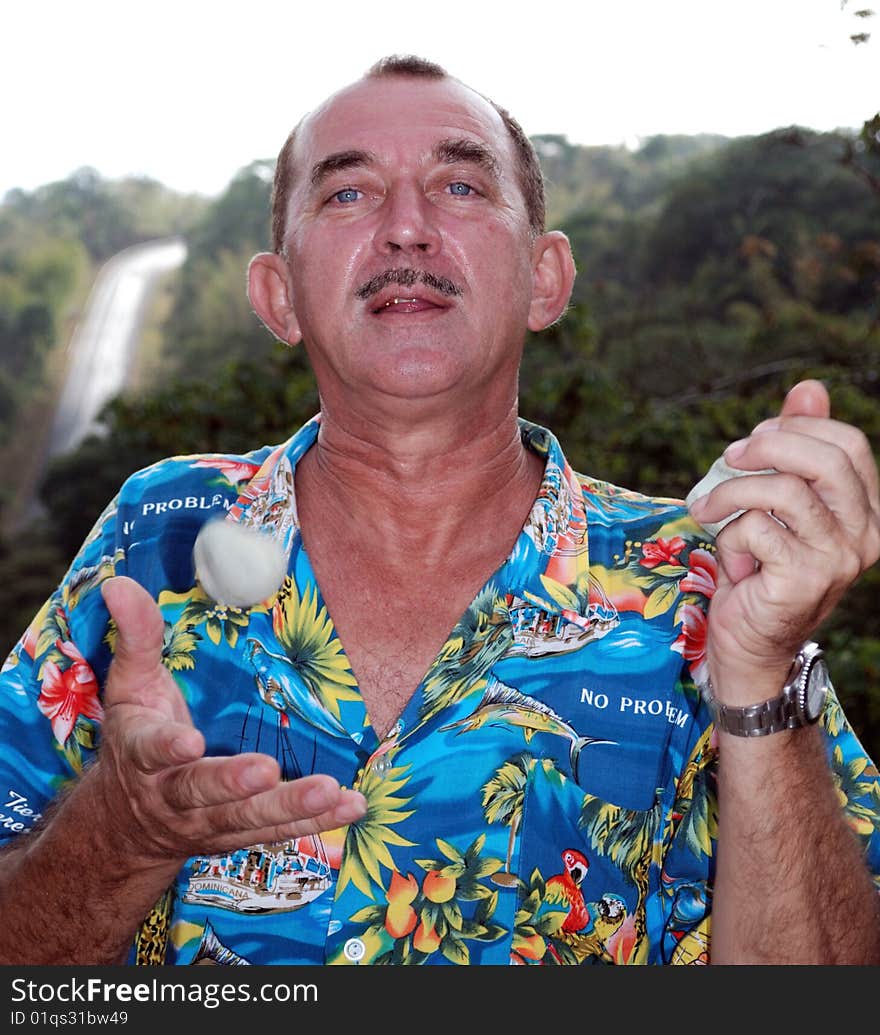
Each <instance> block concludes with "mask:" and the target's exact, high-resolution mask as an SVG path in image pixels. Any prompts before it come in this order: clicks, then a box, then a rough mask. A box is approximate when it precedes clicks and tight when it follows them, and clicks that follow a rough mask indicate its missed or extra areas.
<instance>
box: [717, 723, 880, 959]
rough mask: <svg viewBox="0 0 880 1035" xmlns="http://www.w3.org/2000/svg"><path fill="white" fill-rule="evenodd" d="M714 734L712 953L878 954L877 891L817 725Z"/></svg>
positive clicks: (849, 956) (741, 956)
mask: <svg viewBox="0 0 880 1035" xmlns="http://www.w3.org/2000/svg"><path fill="white" fill-rule="evenodd" d="M720 736H721V743H720V745H719V761H720V767H719V775H718V781H719V788H718V811H719V821H718V863H717V873H716V881H715V891H714V897H713V907H712V950H711V962H712V963H714V964H719V963H746V964H749V963H751V964H755V963H764V964H856V965H859V964H877V963H880V900H878V896H877V893H876V891H875V889H874V885H873V882H872V880H871V877H870V875H869V873H868V870H867V867H866V865H865V861H864V855H863V852H862V848H861V846H860V844H859V842H858V839H857V838H856V836H855V834H854V833H853V832H852V831H851V830H850V829H849V827H848V826H847V824H846V822H845V819H844V816H843V811H842V807H841V804H840V800H839V798H838V796H837V794H836V792H835V790H834V787H833V784H832V780H831V776H830V770H829V768H828V763H827V760H826V758H825V754H824V744H823V740H822V737H821V734H820V731H819V729H818V728H816V727H812V728H808V729H800V730H792V731H790V732H789V731H786V732H783V733H776V734H772V735H771V736H769V737H758V738H741V737H734V736H731V735H729V734H724V733H722V734H720Z"/></svg>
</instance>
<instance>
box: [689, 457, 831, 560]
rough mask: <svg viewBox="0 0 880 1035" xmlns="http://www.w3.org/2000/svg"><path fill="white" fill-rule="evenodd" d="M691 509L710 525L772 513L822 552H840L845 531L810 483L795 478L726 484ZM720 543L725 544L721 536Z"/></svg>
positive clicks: (744, 479) (773, 477)
mask: <svg viewBox="0 0 880 1035" xmlns="http://www.w3.org/2000/svg"><path fill="white" fill-rule="evenodd" d="M698 503H699V505H695V506H693V507H692V508H691V509H692V510H693V511H695V515H694V516H698V517H699V520H701V521H706V522H716V521H721V520H723V519H724V518H725V517H726V516H727V515H729V514H734V513H737V514H739V513H741V512H743V511H748V510H760V511H763V512H765V513H771V514H772V516H773V517H774V518H775V519H776V521H778V522H781V523H782V524H783V525H784V526H785V527H786V528H788V529H790V530H791V531H792V532H793V533H794V534H795V535H797V536H799V537H800V538H802V539H803V540H804V541H806V542H810V543H812V542H814V541H815V545H816V546H817V547H818V548H827V549H829V550H832V549H838V548H839V544H838V542H837V540H838V539H839V538H840V537H841V535H842V534H843V533H842V530H841V529H840V528H839V527H838V525H837V518H836V516H835V515H834V514H833V513H832V512H831V511H830V510H829V509H828V507H827V506H826V505H825V503H824V502H823V501H822V500H821V499H820V497H819V496H818V495H817V493H815V492H814V491H812V488H811V486H810V483H808V482H807V481H805V480H804V479H803V478H800V477H798V476H797V475H794V474H773V475H766V474H756V475H744V476H743V477H741V478H736V479H732V480H730V481H726V482H724V483H722V484H721V485H718V486H716V487H715V489H713V490H712V492H710V493H709V494H708V495H706V496H703V497H702V498H701V499H700V501H698ZM718 541H719V542H720V541H721V535H720V534H719V537H718Z"/></svg>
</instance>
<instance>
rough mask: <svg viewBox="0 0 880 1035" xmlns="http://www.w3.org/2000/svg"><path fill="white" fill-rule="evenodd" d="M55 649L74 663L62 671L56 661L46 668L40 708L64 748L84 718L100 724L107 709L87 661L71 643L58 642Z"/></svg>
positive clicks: (45, 666)
mask: <svg viewBox="0 0 880 1035" xmlns="http://www.w3.org/2000/svg"><path fill="white" fill-rule="evenodd" d="M55 646H56V647H57V648H58V650H59V651H61V653H62V654H63V655H64V657H66V658H68V659H69V660H70V665H69V666H68V667H67V668H65V669H61V668H60V667H59V666H58V664H56V662H54V661H51V660H50V661H46V662H45V663H44V665H43V671H42V677H43V685H42V689H41V690H40V696H39V698H38V699H37V706H38V707H39V709H40V711H41V712H42V713H43V715H45V716H46V718H47V719H48V720H49V721H50V722H51V724H52V733H53V734H54V736H55V739H56V740H57V741H58V743H59V744H60V745H61V746H62V747H64V746H65V745H66V743H67V740H68V738H69V737H70V734H71V733H72V732H73V728H74V726H76V723H77V720H78V719H79V717H80V716H81V715H84V716H85V717H86V718H88V719H95V720H97V721H98V722H100V721H101V719H102V718H103V717H104V709H103V708H102V707H101V702H100V701H99V700H98V681H97V679H96V678H95V673H94V672H93V671H92V668H91V666H90V665H89V663H88V662H87V661H86V659H85V658H84V657H83V656H82V654H80V652H79V651H78V650H77V648H76V647H75V646H74V645H73V644H72V643H71V642H70V641H69V640H57V641H56V642H55Z"/></svg>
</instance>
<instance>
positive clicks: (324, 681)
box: [264, 575, 360, 735]
mask: <svg viewBox="0 0 880 1035" xmlns="http://www.w3.org/2000/svg"><path fill="white" fill-rule="evenodd" d="M272 628H273V630H274V632H275V635H276V636H277V638H278V641H279V643H281V645H282V646H283V647H284V650H285V653H286V655H287V657H286V658H285V659H283V660H284V664H283V665H281V668H282V670H284V669H287V668H288V667H290V668H291V669H292V671H294V672H295V674H296V676H297V680H298V681H301V682H302V683H304V684H305V686H306V687H307V689H308V695H307V696H308V697H310V698H311V699H312V700H313V703H314V705H316V706H318V707H319V708H320V710H321V711H323V712H326V713H327V714H328V718H329V721H330V722H331V723H332V724H334V725H339V724H340V722H341V717H342V714H341V709H340V704H341V702H342V701H357V700H358V699H359V697H360V695H359V693H358V690H357V680H356V679H355V677H354V673H353V672H352V670H351V666H350V665H349V663H348V658H347V657H346V656H345V654H344V653H343V650H342V644H341V643H340V641H339V639H338V638H337V637H336V635H335V631H334V628H333V623H332V621H331V620H330V616H329V615H328V613H327V609H326V607H324V606H323V605H321V606H320V607H319V606H318V591H317V588H316V587H312V586H306V587H305V590H304V591H303V593H302V596H300V593H299V589H298V587H297V585H296V583H295V582H294V581H293V579H292V578H291V577H290V575H288V576H286V577H285V579H284V582H283V584H282V586H281V589H280V591H279V593H278V598H277V600H276V601H275V604H274V605H273V607H272ZM264 650H265V648H264ZM279 664H280V662H279ZM282 696H283V695H282ZM264 699H265V697H264ZM273 700H274V698H273ZM269 703H271V702H269ZM286 703H287V704H288V705H289V704H291V703H292V702H286ZM279 710H280V711H282V713H284V709H283V708H280V709H279ZM337 735H338V734H337Z"/></svg>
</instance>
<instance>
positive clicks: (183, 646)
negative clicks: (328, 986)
mask: <svg viewBox="0 0 880 1035" xmlns="http://www.w3.org/2000/svg"><path fill="white" fill-rule="evenodd" d="M319 422H320V415H318V416H317V417H315V418H313V419H312V420H311V421H310V422H309V423H307V424H306V425H305V426H304V427H303V428H302V429H301V430H300V431H298V432H297V433H296V434H295V435H294V436H293V437H292V438H291V439H290V440H289V441H288V442H286V443H284V444H282V445H280V446H277V447H275V448H269V447H264V448H263V449H260V450H256V451H254V452H252V453H249V454H246V455H242V456H220V455H204V456H188V457H174V458H169V459H166V460H163V461H161V462H159V463H157V464H155V465H153V466H151V467H149V468H147V469H145V470H143V471H141V472H139V473H137V474H135V475H134V476H132V477H131V478H129V479H128V480H127V481H126V482H125V484H124V485H123V487H122V488H121V490H120V492H119V494H118V496H117V497H116V499H115V500H114V501H113V502H112V503H111V504H110V505H109V506H108V508H107V509H106V510H105V512H104V513H103V514H102V515H101V517H100V518H99V520H98V521H97V523H96V525H95V527H94V529H93V531H92V533H91V534H90V535H89V537H88V538H87V540H86V542H85V543H84V544H83V546H82V548H81V550H80V551H79V553H78V555H77V556H76V558H75V559H74V561H73V564H72V566H71V568H70V570H69V571H68V573H67V575H66V576H65V577H64V579H63V581H62V583H61V585H60V586H59V588H58V589H57V591H56V592H55V593H54V594H53V595H52V597H51V598H50V599H49V600H48V602H47V603H46V604H45V606H44V607H43V608H42V610H41V611H40V613H39V614H38V615H37V617H36V618H35V619H34V621H33V623H32V624H31V626H30V628H29V629H28V630H27V632H26V633H25V635H24V636H23V637H22V639H21V641H20V642H19V643H18V644H17V645H16V647H15V648H14V650H13V651H12V653H11V655H10V656H9V658H8V659H7V661H6V663H5V665H4V666H3V671H2V675H0V736H2V743H3V745H4V748H3V750H2V755H0V793H2V794H3V798H2V801H3V804H2V805H0V836H2V837H3V838H11V837H13V836H15V835H16V834H18V833H20V832H22V831H26V830H27V829H29V827H30V826H31V824H32V823H33V822H34V821H35V820H36V819H37V818H38V817H39V814H40V813H41V812H42V810H43V809H44V808H45V806H46V805H47V803H48V802H49V801H50V800H51V799H52V798H53V797H54V796H55V795H56V793H57V792H58V791H59V790H60V789H61V788H62V787H63V786H64V785H65V784H66V783H67V782H68V781H70V780H74V779H76V778H77V776H78V775H79V774H80V773H81V772H82V769H83V766H84V765H86V763H87V762H88V761H89V759H90V758H91V757H92V756H93V754H94V752H95V751H96V749H97V747H98V745H99V743H100V733H101V719H102V704H101V696H102V687H103V685H104V681H105V679H106V675H107V670H108V666H109V664H110V661H111V659H112V655H113V649H114V642H115V641H114V634H113V628H112V625H111V624H110V623H109V618H108V613H107V611H106V608H105V606H104V603H103V599H102V597H101V594H100V591H99V587H100V585H101V583H102V582H103V581H104V580H105V579H107V578H109V577H111V576H113V575H114V574H124V575H128V576H130V577H132V578H134V579H136V580H137V581H138V582H140V583H141V584H143V585H144V586H145V587H146V588H147V589H148V590H149V591H150V592H151V594H152V595H153V596H154V597H155V599H156V600H157V601H158V604H159V606H160V608H161V611H162V613H163V615H164V619H165V643H164V652H163V658H164V663H165V665H166V666H167V667H168V669H169V670H170V671H171V672H172V673H173V675H174V677H175V679H176V681H177V683H178V685H179V687H180V689H181V692H182V693H183V696H184V697H185V699H186V701H187V704H188V706H189V709H190V712H191V714H192V717H193V720H194V722H195V724H196V725H197V726H198V727H199V728H200V729H201V730H202V731H203V732H204V734H205V738H206V741H207V745H208V752H209V753H211V754H217V755H223V754H230V753H234V752H239V751H261V752H265V753H267V754H270V755H272V756H274V757H275V758H276V759H277V760H278V762H279V764H280V766H281V769H282V773H283V775H284V777H285V778H287V779H295V778H296V777H299V776H301V775H303V774H307V773H313V772H325V773H330V774H331V775H333V776H334V777H336V778H337V779H338V780H339V782H340V783H341V784H343V785H345V786H353V787H356V788H358V789H359V790H360V791H362V792H363V794H364V795H365V797H366V799H367V802H368V810H367V813H366V815H365V816H364V817H363V818H362V819H361V820H359V821H358V822H356V823H352V824H351V825H349V826H347V827H345V828H340V829H337V830H331V831H328V832H324V833H322V834H320V835H310V836H304V837H299V838H294V839H290V840H286V841H281V842H277V843H271V844H254V845H250V846H246V847H242V848H241V849H239V850H238V851H233V852H229V853H227V854H222V855H200V856H196V857H193V858H191V859H189V860H188V861H187V863H186V865H185V866H184V867H183V869H182V870H181V871H180V873H179V875H178V877H177V879H176V881H175V882H174V884H173V886H172V887H170V888H169V889H168V890H167V891H166V892H165V894H164V895H163V896H162V897H161V898H160V900H159V901H158V902H157V903H156V905H155V907H154V909H153V910H152V911H151V913H150V914H149V916H147V917H146V918H145V919H144V922H143V924H142V925H141V927H140V929H139V931H138V933H137V936H136V937H135V939H134V942H133V945H132V949H131V955H130V959H129V962H131V963H143V964H157V963H169V964H189V963H197V962H200V961H210V962H214V963H219V964H224V963H234V964H339V965H352V964H360V965H365V964H425V963H428V964H435V963H436V964H504V965H507V964H537V963H541V964H548V965H555V964H582V963H583V964H587V963H657V964H679V963H705V962H707V959H708V948H709V931H710V919H711V902H712V883H713V873H714V863H715V848H716V818H717V805H716V794H715V780H716V765H717V753H718V749H717V740H716V737H715V734H714V728H713V725H712V722H711V716H710V713H709V711H708V708H707V705H706V704H705V702H704V701H703V700H702V699H701V695H700V693H699V690H698V686H699V685H700V683H701V681H702V679H703V677H704V676H705V665H706V661H705V656H704V647H705V630H706V611H707V605H708V602H709V600H710V598H711V596H712V593H713V591H714V588H715V583H716V560H715V549H714V544H713V542H712V540H711V539H710V538H709V537H708V536H707V535H706V533H705V532H704V531H703V530H702V529H701V528H700V527H699V526H698V525H697V524H696V523H695V522H694V521H693V520H692V519H691V518H690V517H689V515H688V513H687V509H686V507H685V506H684V504H683V503H682V502H681V501H680V500H673V499H665V498H649V497H647V496H644V495H641V494H638V493H635V492H632V491H629V490H624V489H621V488H618V487H616V486H613V485H610V484H607V483H605V482H601V481H597V480H595V479H592V478H588V477H584V476H582V475H579V474H576V473H575V472H573V471H572V469H571V468H570V466H569V465H568V463H567V462H566V460H565V458H564V456H563V453H562V451H561V448H560V446H559V443H558V442H557V440H556V439H555V438H554V437H553V436H552V435H551V434H550V432H548V431H547V430H545V429H543V428H540V427H538V426H536V425H533V424H529V423H528V422H526V421H522V422H521V433H522V438H523V442H524V443H525V445H526V446H527V447H528V448H529V449H532V450H534V451H535V452H536V453H537V454H539V455H540V456H541V457H542V458H543V459H544V461H545V470H544V477H543V482H542V485H541V488H540V492H539V494H538V497H537V499H536V500H535V502H534V505H533V508H532V510H531V513H530V515H529V517H528V519H527V521H526V523H525V525H524V527H523V529H522V531H521V533H520V534H519V536H518V538H517V541H516V543H515V545H514V546H513V549H512V551H511V552H510V554H509V556H508V558H507V560H506V561H505V563H504V564H503V565H502V566H501V567H500V568H499V569H498V570H497V571H496V572H495V573H494V574H493V575H492V576H491V578H489V579H488V581H487V582H486V583H485V585H484V586H483V587H482V588H481V589H480V591H479V592H478V593H477V595H476V596H475V597H474V599H473V602H472V603H471V604H470V606H469V607H468V608H467V610H466V611H465V613H464V614H463V615H462V616H461V618H460V619H459V621H458V623H457V624H456V625H455V627H454V628H453V629H452V631H451V632H450V634H449V637H448V639H447V640H446V642H445V644H444V645H443V647H442V648H441V650H440V652H439V653H438V655H437V657H436V658H435V659H434V661H433V663H432V664H431V666H430V668H429V669H428V671H427V673H426V674H425V676H424V678H423V680H422V682H421V683H420V685H419V686H418V688H417V689H416V691H415V693H414V694H413V696H412V698H411V699H410V700H409V702H408V703H407V705H406V707H405V708H404V710H403V712H402V714H401V715H400V718H399V721H397V722H396V723H395V725H394V726H393V728H392V729H391V730H390V731H389V732H388V733H387V735H385V736H383V737H381V738H380V737H379V736H377V733H376V731H375V730H374V729H373V728H372V726H371V724H370V719H369V716H368V714H367V712H366V709H365V706H364V702H363V699H362V697H361V695H360V692H359V690H358V686H357V681H356V679H355V676H354V674H353V672H352V669H351V666H350V665H349V662H348V660H347V658H346V655H345V650H344V647H343V644H342V643H341V642H340V640H339V638H338V637H337V635H336V632H335V630H334V626H333V621H332V616H331V615H330V614H329V613H328V611H327V607H326V605H325V603H324V600H323V598H322V595H321V588H320V586H319V585H318V583H317V581H316V579H315V575H314V573H313V571H312V568H311V566H310V563H309V557H308V555H307V553H306V551H305V550H304V548H303V545H302V541H301V537H300V535H299V530H298V523H297V511H296V503H295V496H294V470H295V466H296V463H297V461H298V459H299V458H300V457H301V456H302V455H303V454H304V453H305V452H306V450H308V449H309V447H310V446H311V445H312V443H313V442H314V441H315V438H316V436H317V433H318V427H319ZM218 514H220V515H224V519H225V520H228V521H239V522H242V523H245V524H247V525H250V526H251V527H253V528H255V529H257V530H258V532H259V533H260V534H265V535H271V536H274V537H275V538H276V539H277V541H278V542H279V543H280V544H281V545H282V546H283V548H284V550H285V551H286V552H287V555H288V557H289V565H288V573H287V575H286V577H285V579H284V582H283V584H282V585H281V587H280V589H279V590H278V591H277V592H276V593H275V594H274V596H272V597H271V598H269V599H267V600H265V601H263V602H262V603H260V604H259V605H257V606H255V607H251V608H249V609H236V608H233V607H224V606H221V605H220V604H218V603H217V602H216V601H214V600H212V599H210V598H209V597H208V596H207V594H206V593H205V591H204V590H203V589H202V587H201V586H200V584H199V582H198V579H197V577H196V575H195V572H194V568H193V562H192V552H193V543H194V540H195V537H196V535H197V533H198V531H199V529H200V527H201V525H202V524H203V523H204V522H205V521H206V520H207V519H209V518H211V517H216V516H217V515H218ZM393 548H394V547H393V543H389V545H388V549H389V550H391V549H393ZM340 563H345V560H344V558H342V557H340ZM424 606H425V607H431V601H430V599H428V600H425V604H424ZM412 620H413V621H414V622H417V621H418V620H419V616H418V614H414V615H413V616H412ZM822 725H823V728H824V731H825V734H826V736H827V745H828V757H829V763H830V765H831V767H832V770H833V773H834V778H835V780H836V782H837V785H838V788H839V792H840V798H841V805H842V808H844V810H845V812H846V815H847V818H848V820H849V821H850V824H851V825H852V827H853V829H854V830H855V832H856V834H857V835H858V836H859V837H860V838H861V840H862V843H863V845H864V848H865V852H866V855H867V857H868V859H869V861H870V863H871V865H872V869H873V871H874V872H878V873H880V834H878V828H880V804H878V803H880V793H878V792H880V788H878V774H877V770H876V768H875V767H874V766H873V765H872V763H871V762H870V761H869V759H868V758H867V757H866V755H865V753H864V751H863V749H862V747H861V746H860V744H859V742H858V740H857V739H856V737H855V735H854V733H853V731H852V730H851V728H850V727H849V725H848V724H847V722H846V720H845V718H844V716H843V713H842V711H841V709H840V706H839V703H838V702H837V699H836V697H835V696H834V695H833V693H832V694H831V695H830V697H829V700H828V703H827V707H826V710H825V714H824V716H823V720H822Z"/></svg>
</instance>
